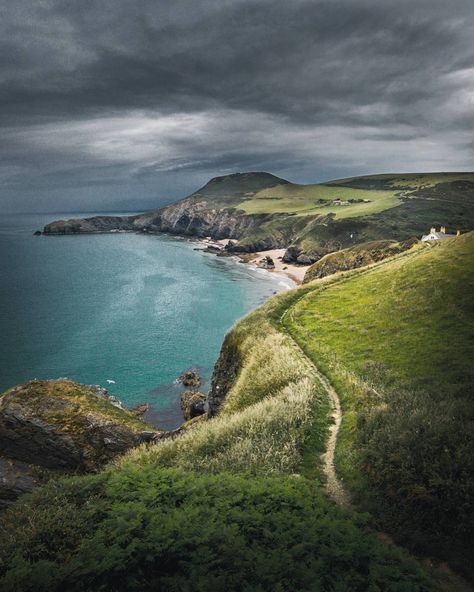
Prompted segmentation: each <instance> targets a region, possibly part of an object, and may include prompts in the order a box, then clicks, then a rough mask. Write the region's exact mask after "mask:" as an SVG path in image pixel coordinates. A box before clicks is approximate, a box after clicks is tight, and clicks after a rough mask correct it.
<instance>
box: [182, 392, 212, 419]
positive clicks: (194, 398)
mask: <svg viewBox="0 0 474 592" xmlns="http://www.w3.org/2000/svg"><path fill="white" fill-rule="evenodd" d="M206 400H207V395H205V394H204V393H200V392H199V391H184V393H182V395H181V410H182V412H183V417H184V419H185V421H189V420H190V419H193V418H194V417H198V415H204V413H206Z"/></svg>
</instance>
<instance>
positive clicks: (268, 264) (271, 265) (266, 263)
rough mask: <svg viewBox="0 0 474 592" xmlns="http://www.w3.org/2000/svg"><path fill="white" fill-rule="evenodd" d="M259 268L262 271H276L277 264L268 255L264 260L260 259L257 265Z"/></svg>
mask: <svg viewBox="0 0 474 592" xmlns="http://www.w3.org/2000/svg"><path fill="white" fill-rule="evenodd" d="M257 267H260V268H261V269H275V262H274V261H273V259H272V258H271V257H269V256H268V255H267V256H266V257H263V259H260V261H259V262H258V263H257Z"/></svg>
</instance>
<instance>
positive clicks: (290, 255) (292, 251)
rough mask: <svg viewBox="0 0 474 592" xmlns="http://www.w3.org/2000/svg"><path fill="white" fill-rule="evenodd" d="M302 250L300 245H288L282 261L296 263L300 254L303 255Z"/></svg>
mask: <svg viewBox="0 0 474 592" xmlns="http://www.w3.org/2000/svg"><path fill="white" fill-rule="evenodd" d="M302 252H303V249H300V248H299V247H296V246H294V245H292V246H291V247H288V248H287V249H286V251H285V253H284V255H283V258H282V261H283V262H284V263H296V260H297V259H298V256H299V255H301V253H302Z"/></svg>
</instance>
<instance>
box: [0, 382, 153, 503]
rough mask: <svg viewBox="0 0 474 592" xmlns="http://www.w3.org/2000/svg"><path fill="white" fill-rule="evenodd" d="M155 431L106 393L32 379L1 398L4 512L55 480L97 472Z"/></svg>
mask: <svg viewBox="0 0 474 592" xmlns="http://www.w3.org/2000/svg"><path fill="white" fill-rule="evenodd" d="M157 435H158V434H156V433H155V432H153V428H151V427H150V426H148V425H147V424H146V423H144V422H142V421H140V420H139V419H137V418H136V417H135V416H134V415H133V414H132V413H130V412H128V411H127V410H125V409H124V408H122V407H121V405H120V404H119V403H118V402H117V401H116V400H115V399H113V397H110V396H109V395H108V393H107V391H105V390H104V389H101V388H98V387H91V386H85V385H80V384H77V383H74V382H72V381H70V380H48V381H39V380H33V381H31V382H28V383H26V384H23V385H20V386H17V387H14V388H12V389H10V390H8V391H6V392H5V393H3V394H2V395H0V507H1V506H2V505H7V504H9V503H11V502H12V501H14V499H15V498H16V497H17V496H18V495H20V494H21V493H24V492H27V491H31V490H32V489H33V488H34V487H35V486H36V485H38V484H40V483H43V482H44V481H46V480H47V479H49V478H51V476H53V475H55V474H58V473H59V474H61V473H85V472H90V471H96V470H97V469H99V468H100V467H101V466H103V465H104V464H105V463H107V462H109V461H110V460H112V459H113V458H115V457H116V456H117V455H119V454H122V453H123V452H125V451H126V450H128V449H129V448H131V447H133V446H136V445H138V444H140V443H141V442H146V441H150V440H151V439H153V437H154V436H157Z"/></svg>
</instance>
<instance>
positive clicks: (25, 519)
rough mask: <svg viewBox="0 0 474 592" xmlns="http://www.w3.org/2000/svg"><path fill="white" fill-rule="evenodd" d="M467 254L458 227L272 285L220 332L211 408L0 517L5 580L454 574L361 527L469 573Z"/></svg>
mask: <svg viewBox="0 0 474 592" xmlns="http://www.w3.org/2000/svg"><path fill="white" fill-rule="evenodd" d="M473 259H474V235H473V234H472V233H470V234H466V235H464V236H461V237H460V238H456V239H452V240H446V241H442V242H440V243H436V244H432V245H418V246H417V247H415V248H414V249H411V250H409V251H406V252H403V253H401V254H397V255H395V256H394V257H393V258H390V259H387V260H385V261H382V262H378V263H375V264H373V265H372V266H369V267H366V268H361V269H357V270H354V271H349V272H343V273H339V274H336V275H333V276H329V277H326V278H324V279H322V280H318V281H315V282H313V283H310V284H308V285H305V286H303V287H301V288H299V289H297V290H293V291H290V292H287V293H284V294H280V295H277V296H276V297H274V298H272V299H271V300H270V301H268V302H267V303H266V304H265V305H264V306H263V307H261V308H259V309H258V310H256V311H254V312H253V313H251V314H250V315H249V316H248V317H246V318H245V319H243V320H242V321H240V322H239V323H238V324H237V325H236V326H235V327H234V328H233V330H232V331H231V332H230V333H229V334H228V336H227V337H226V340H225V342H224V344H223V348H222V352H221V356H220V359H219V362H218V364H217V366H216V371H215V375H214V380H213V390H212V392H211V394H212V395H213V397H214V398H215V399H216V400H217V399H218V400H219V403H220V407H219V412H218V414H217V416H216V417H213V418H212V419H210V420H208V421H198V422H196V423H195V424H194V425H193V426H192V427H191V428H190V429H188V430H187V431H186V433H185V434H184V435H183V436H181V437H179V438H176V439H172V440H164V441H160V442H159V443H157V444H154V445H146V446H145V445H143V446H141V447H139V448H136V449H134V450H132V451H131V452H129V453H128V454H127V455H125V456H124V457H123V458H121V459H120V460H119V461H117V462H115V463H114V464H112V465H111V466H109V468H108V469H107V470H106V471H103V472H102V473H99V474H97V475H93V476H89V477H82V478H69V479H63V480H60V481H52V482H50V483H49V484H48V485H47V486H46V487H45V488H43V489H39V490H37V491H36V492H35V493H33V494H32V495H31V496H29V497H25V498H23V500H22V501H20V502H19V503H17V504H16V506H14V507H13V508H11V509H10V510H8V511H7V512H6V513H4V515H3V517H2V518H1V527H2V537H1V538H0V587H1V588H2V590H5V591H7V590H12V591H13V590H22V591H27V590H35V591H37V590H48V591H49V590H63V589H67V590H71V591H74V590H95V589H101V590H114V591H117V590H119V591H120V590H142V589H143V588H144V587H149V588H150V589H153V588H159V589H160V590H199V591H200V590H203V591H204V590H249V591H250V590H252V591H253V590H255V591H257V590H258V591H261V590H268V591H270V590H271V591H273V590H281V591H284V590H288V591H290V590H341V591H351V592H352V591H360V592H365V591H366V590H374V591H376V590H377V591H378V590H380V591H382V590H384V591H392V590H393V591H397V592H402V591H407V592H417V591H418V592H422V591H423V592H428V591H436V590H441V589H442V590H451V591H457V590H463V589H465V588H463V587H462V586H461V585H460V586H459V587H458V586H457V584H456V582H453V580H452V578H450V577H444V576H440V572H432V571H431V569H430V568H429V567H427V566H425V567H421V565H420V564H419V563H418V562H416V561H415V560H413V559H412V558H410V557H409V556H408V555H407V554H406V553H405V552H404V551H401V550H400V549H399V548H397V547H395V546H394V545H387V544H386V543H384V542H381V540H380V538H381V537H380V535H378V536H376V535H375V534H374V532H373V529H374V528H376V529H378V530H381V531H388V532H389V533H391V534H392V535H394V536H395V537H396V539H397V540H398V541H400V542H402V543H403V544H406V545H408V546H409V547H410V548H411V549H413V550H415V551H416V552H417V553H420V554H421V555H423V554H426V553H428V554H429V555H432V556H436V557H439V558H440V559H443V560H449V562H450V564H451V565H452V566H454V567H455V568H456V569H458V570H460V571H463V572H464V573H465V574H466V575H468V576H469V575H470V576H471V577H472V572H470V571H469V565H472V561H471V559H472V556H471V552H472V546H471V545H470V541H471V540H472V538H471V537H472V526H473V512H472V499H473V498H474V481H473V474H474V470H473V469H474V467H473V462H474V450H473V441H472V436H471V434H472V427H473V420H474V406H473V403H472V382H473V381H472V379H473V369H472V365H471V361H472V354H473V353H474V351H473V341H472V335H473V334H474V327H473V322H474V321H473V310H472V302H473V299H472V297H473V295H474V286H473V273H472V270H473V269H474V265H473V263H474V260H473ZM317 369H319V370H322V371H323V372H324V373H325V374H326V375H327V376H328V377H329V378H330V379H331V382H332V383H333V385H334V386H335V387H336V389H337V392H338V394H339V396H340V397H341V399H342V406H343V421H342V433H340V435H339V437H338V445H337V451H336V452H337V456H336V461H337V469H338V473H339V475H340V476H342V477H343V483H345V484H346V487H347V488H348V489H349V490H350V491H351V493H352V496H353V507H352V509H350V510H344V509H340V508H338V507H337V506H336V505H334V503H332V501H330V500H329V499H328V498H327V496H326V495H325V489H324V487H325V478H324V472H323V459H322V458H321V453H322V452H324V450H325V448H326V439H327V434H328V428H329V426H330V422H331V419H330V413H329V412H330V402H329V399H328V393H327V390H326V388H325V387H324V383H323V382H322V381H321V380H320V378H319V377H318V376H319V375H318V371H317ZM214 403H215V401H214ZM358 509H363V510H368V511H369V514H360V513H358ZM383 538H384V539H386V536H384V537H383Z"/></svg>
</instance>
